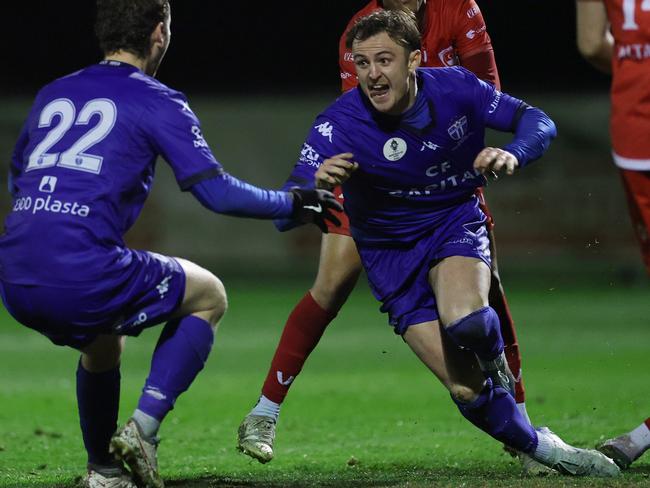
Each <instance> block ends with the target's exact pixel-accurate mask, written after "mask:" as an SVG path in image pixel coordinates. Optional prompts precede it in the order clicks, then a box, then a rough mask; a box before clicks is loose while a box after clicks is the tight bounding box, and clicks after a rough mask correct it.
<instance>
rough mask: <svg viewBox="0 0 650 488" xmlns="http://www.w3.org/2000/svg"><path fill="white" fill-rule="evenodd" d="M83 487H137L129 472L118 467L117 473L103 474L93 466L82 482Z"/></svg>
mask: <svg viewBox="0 0 650 488" xmlns="http://www.w3.org/2000/svg"><path fill="white" fill-rule="evenodd" d="M80 486H81V488H137V486H136V484H135V483H134V482H133V480H132V479H131V476H129V474H128V473H126V472H124V471H123V470H121V469H116V472H115V475H113V474H110V475H109V474H101V473H98V472H97V471H95V470H94V469H92V468H89V469H88V474H87V475H86V476H84V478H83V479H82V480H81V483H80Z"/></svg>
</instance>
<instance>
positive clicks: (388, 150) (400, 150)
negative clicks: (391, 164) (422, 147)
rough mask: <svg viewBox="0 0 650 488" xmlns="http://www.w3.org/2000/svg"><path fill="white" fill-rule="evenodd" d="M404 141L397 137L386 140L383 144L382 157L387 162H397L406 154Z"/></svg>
mask: <svg viewBox="0 0 650 488" xmlns="http://www.w3.org/2000/svg"><path fill="white" fill-rule="evenodd" d="M406 149H407V145H406V141H405V140H404V139H401V138H399V137H393V138H392V139H388V140H387V141H386V144H384V157H385V158H386V159H388V160H389V161H398V160H400V159H402V158H403V157H404V155H405V154H406Z"/></svg>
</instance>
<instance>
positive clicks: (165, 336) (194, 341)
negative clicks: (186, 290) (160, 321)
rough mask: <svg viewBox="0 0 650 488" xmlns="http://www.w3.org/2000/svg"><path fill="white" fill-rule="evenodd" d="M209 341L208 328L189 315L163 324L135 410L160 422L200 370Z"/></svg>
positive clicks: (210, 341) (210, 334)
mask: <svg viewBox="0 0 650 488" xmlns="http://www.w3.org/2000/svg"><path fill="white" fill-rule="evenodd" d="M213 340H214V334H213V333H212V327H210V324H208V323H207V322H206V321H205V320H203V319H200V318H198V317H195V316H193V315H188V316H187V317H183V318H182V319H176V320H171V321H169V322H167V324H166V325H165V328H164V329H163V331H162V334H160V339H158V344H157V345H156V350H155V351H154V353H153V357H152V359H151V370H150V371H149V377H148V378H147V381H146V382H145V385H144V388H143V389H142V396H140V401H139V402H138V409H139V410H142V411H143V412H144V413H146V414H147V415H150V416H152V417H154V418H155V419H157V420H158V421H162V420H163V419H164V418H165V415H167V413H168V412H169V411H170V410H171V409H172V408H174V403H175V402H176V399H177V398H178V397H179V395H180V394H181V393H183V392H184V391H185V390H187V389H188V388H189V386H190V385H191V384H192V382H193V381H194V378H196V375H197V374H198V373H199V371H201V370H202V369H203V366H204V364H205V361H206V359H207V358H208V354H210V349H212V342H213Z"/></svg>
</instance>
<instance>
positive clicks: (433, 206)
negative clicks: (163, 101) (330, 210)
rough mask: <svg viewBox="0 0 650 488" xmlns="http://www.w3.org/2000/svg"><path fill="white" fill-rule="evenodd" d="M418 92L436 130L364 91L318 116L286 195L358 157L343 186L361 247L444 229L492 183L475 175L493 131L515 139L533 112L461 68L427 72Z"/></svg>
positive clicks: (343, 98) (393, 242)
mask: <svg viewBox="0 0 650 488" xmlns="http://www.w3.org/2000/svg"><path fill="white" fill-rule="evenodd" d="M418 86H419V90H420V94H419V95H418V96H424V97H425V99H426V104H427V105H428V109H429V112H430V115H431V123H430V124H429V125H428V126H426V127H424V128H422V129H417V128H414V127H410V126H408V125H406V124H404V123H403V121H402V120H401V119H399V118H398V119H396V118H391V117H387V116H383V115H382V114H380V113H378V112H376V111H375V110H374V109H373V108H372V106H371V105H370V102H369V101H368V100H367V99H366V98H365V97H364V95H363V94H362V92H361V91H360V89H355V90H350V91H349V92H347V93H345V94H343V95H342V96H341V97H340V98H339V99H338V100H337V101H336V102H335V103H334V104H332V105H331V106H330V107H329V108H327V109H326V110H325V111H324V112H323V113H322V114H320V115H319V116H318V118H317V119H316V122H315V123H314V125H313V127H312V129H311V132H310V133H309V136H308V138H307V140H306V142H305V143H304V145H303V147H302V151H301V155H300V159H299V161H298V163H297V164H296V166H295V167H294V170H293V173H292V175H291V176H290V178H289V180H288V182H287V184H286V185H285V186H286V187H290V186H292V185H298V186H309V185H310V184H311V185H312V186H313V180H314V173H315V172H316V170H317V169H318V167H319V166H320V164H322V162H323V161H324V160H325V159H326V158H328V157H330V156H332V155H334V154H338V153H343V152H352V153H354V161H356V162H358V163H359V169H358V170H357V171H356V172H355V173H354V174H353V175H352V177H351V178H350V179H349V180H348V181H347V182H346V183H345V184H344V185H343V191H344V194H345V210H346V212H347V214H348V216H349V217H350V223H351V230H352V235H353V237H354V238H355V240H356V242H357V244H358V245H359V246H366V245H370V246H374V245H380V246H386V245H388V246H394V245H399V244H400V243H401V244H407V243H411V242H414V241H416V240H418V239H419V238H420V237H421V236H423V235H426V234H427V233H428V232H429V231H430V230H431V229H433V228H435V227H436V226H437V225H440V224H441V223H442V222H443V221H444V219H445V218H446V217H447V215H448V214H449V213H450V212H451V211H452V210H453V207H454V206H455V205H457V204H460V203H462V202H466V201H468V200H469V199H471V198H472V197H473V195H474V190H475V189H476V188H477V187H479V186H482V185H484V184H485V178H484V177H483V176H482V175H481V174H480V173H479V172H477V171H476V170H474V168H473V162H474V159H475V158H476V156H477V154H478V153H479V152H480V151H481V150H482V149H483V148H484V147H485V143H484V136H485V128H486V127H490V128H494V129H497V130H501V131H513V130H514V124H515V122H516V119H517V118H516V115H517V113H518V111H521V110H523V109H525V107H526V105H525V104H524V103H523V102H522V101H521V100H518V99H516V98H513V97H511V96H509V95H506V94H504V93H501V92H500V91H498V90H496V89H495V88H494V87H493V86H492V85H490V84H488V83H485V82H483V81H481V80H479V79H477V78H476V77H475V76H474V75H473V74H471V73H470V72H469V71H467V70H465V69H463V68H459V67H455V68H421V69H419V70H418Z"/></svg>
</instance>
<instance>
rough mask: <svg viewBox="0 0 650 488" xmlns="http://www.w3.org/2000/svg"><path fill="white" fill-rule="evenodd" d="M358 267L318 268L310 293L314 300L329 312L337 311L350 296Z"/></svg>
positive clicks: (357, 275) (358, 270) (358, 272)
mask: <svg viewBox="0 0 650 488" xmlns="http://www.w3.org/2000/svg"><path fill="white" fill-rule="evenodd" d="M360 273H361V270H360V269H356V268H346V269H336V268H330V269H327V270H325V271H323V270H319V272H318V276H317V277H316V281H315V282H314V286H313V287H312V288H311V294H312V296H313V297H314V300H316V302H317V303H318V304H319V305H320V306H321V307H323V308H324V309H325V310H328V311H330V312H338V310H339V309H340V308H341V307H342V306H343V304H344V303H345V301H346V300H347V299H348V296H350V293H351V292H352V290H353V289H354V286H355V285H356V283H357V280H358V279H359V274H360Z"/></svg>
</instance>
